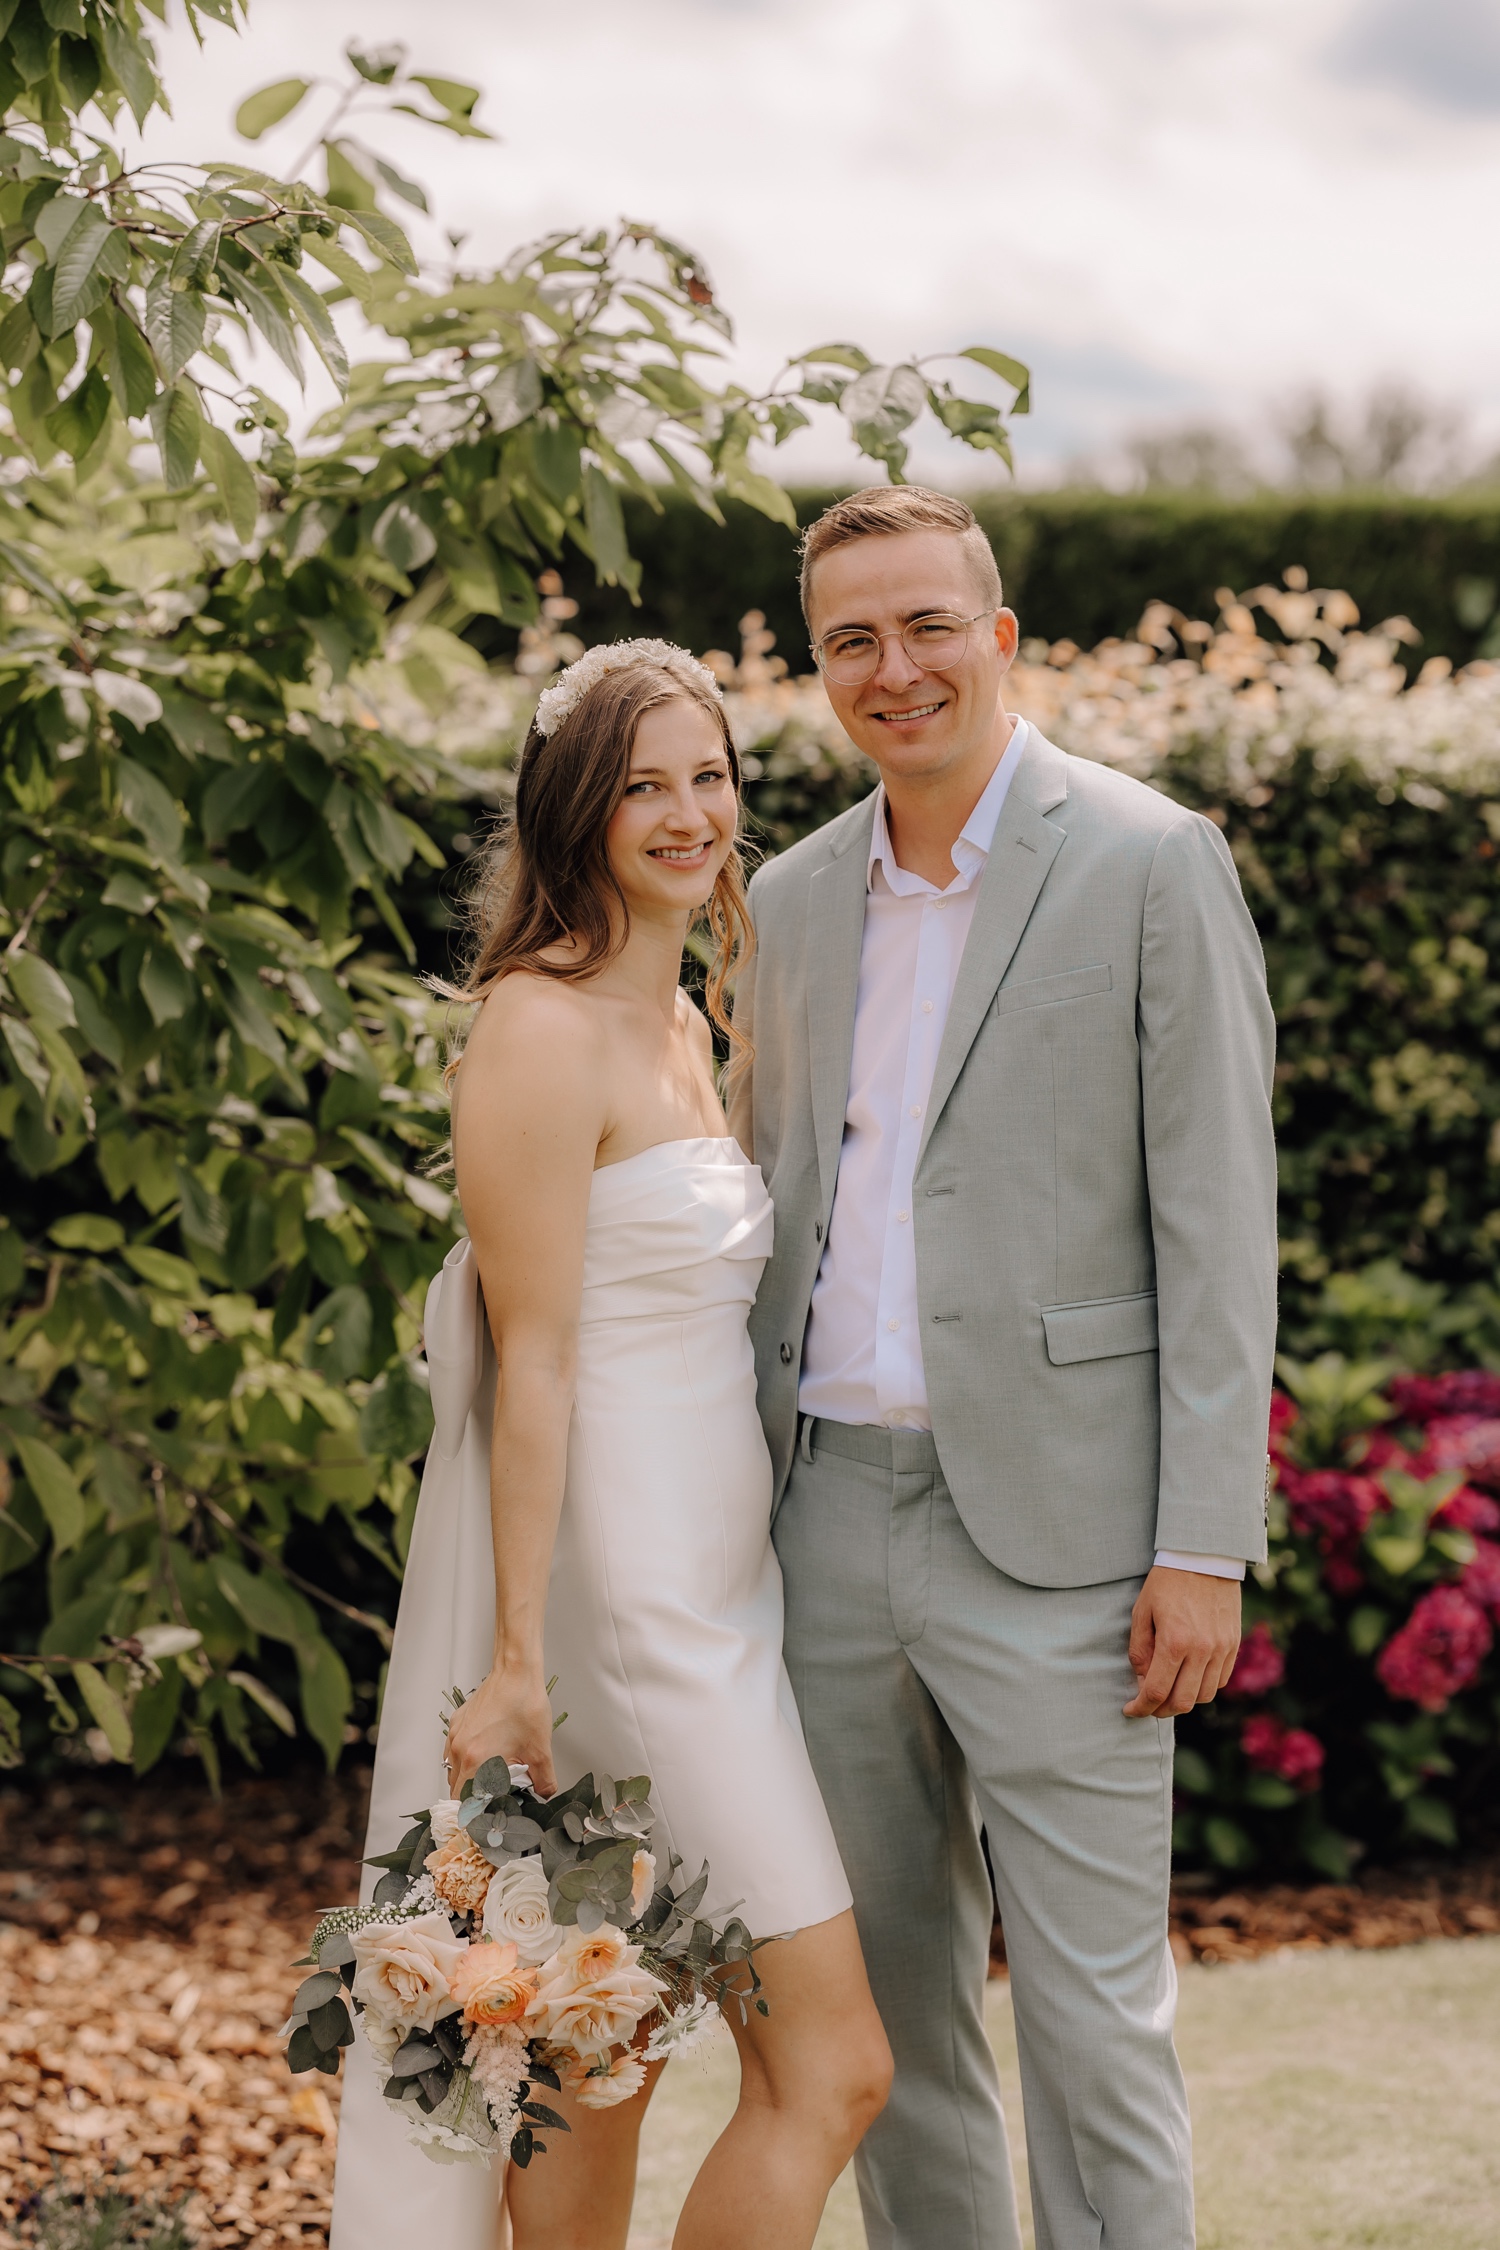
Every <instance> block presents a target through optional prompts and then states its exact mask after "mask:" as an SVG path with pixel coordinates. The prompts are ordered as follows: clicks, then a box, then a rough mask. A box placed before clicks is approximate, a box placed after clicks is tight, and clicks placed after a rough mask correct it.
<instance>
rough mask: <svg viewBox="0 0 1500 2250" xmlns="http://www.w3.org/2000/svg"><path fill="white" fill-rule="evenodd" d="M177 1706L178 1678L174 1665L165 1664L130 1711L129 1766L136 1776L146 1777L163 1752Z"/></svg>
mask: <svg viewBox="0 0 1500 2250" xmlns="http://www.w3.org/2000/svg"><path fill="white" fill-rule="evenodd" d="M181 1704H182V1674H181V1672H180V1671H179V1670H178V1668H177V1666H176V1665H175V1664H174V1663H172V1662H170V1661H168V1662H165V1663H163V1665H162V1667H161V1677H160V1679H156V1680H148V1681H147V1682H146V1685H145V1686H144V1687H143V1688H142V1689H141V1692H140V1694H139V1695H138V1696H137V1697H136V1699H135V1703H134V1705H133V1706H132V1709H131V1713H130V1724H131V1732H132V1734H133V1735H134V1738H135V1755H134V1758H133V1760H132V1763H133V1764H134V1767H135V1770H136V1773H137V1774H143V1773H149V1772H150V1770H151V1768H152V1767H153V1766H154V1765H155V1764H156V1761H157V1759H158V1758H159V1757H160V1756H161V1754H162V1752H163V1751H164V1750H165V1749H166V1747H167V1745H168V1743H169V1742H170V1741H171V1739H172V1735H173V1732H174V1730H175V1728H176V1725H177V1713H178V1710H179V1709H180V1707H181Z"/></svg>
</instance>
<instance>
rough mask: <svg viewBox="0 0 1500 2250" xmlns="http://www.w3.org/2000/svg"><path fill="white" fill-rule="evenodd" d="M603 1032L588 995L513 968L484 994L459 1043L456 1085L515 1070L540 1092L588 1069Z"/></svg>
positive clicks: (559, 981) (593, 1063)
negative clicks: (460, 1046)
mask: <svg viewBox="0 0 1500 2250" xmlns="http://www.w3.org/2000/svg"><path fill="white" fill-rule="evenodd" d="M604 1036H605V1029H604V1025H603V1022H602V1021H601V1013H600V1009H599V1006H598V1003H597V1002H596V1001H595V999H594V998H593V995H592V994H590V993H588V992H586V991H584V990H583V989H582V988H581V987H580V986H578V985H576V984H573V983H570V982H568V981H567V980H566V979H564V978H561V977H547V976H538V975H537V974H536V973H535V972H534V971H533V970H530V969H513V970H512V971H511V972H510V974H509V975H508V976H504V977H501V978H500V979H499V981H498V982H497V983H496V984H494V985H493V986H492V987H491V989H490V990H489V991H488V992H487V993H486V994H485V997H484V999H483V1000H482V1001H481V1002H480V1004H479V1006H478V1008H477V1009H476V1010H475V1014H474V1020H473V1022H472V1023H471V1024H470V1026H469V1034H468V1037H467V1039H466V1040H465V1042H464V1051H463V1057H462V1060H461V1062H460V1064H459V1068H458V1074H457V1082H458V1083H459V1084H462V1082H463V1080H464V1079H465V1078H466V1077H467V1078H468V1079H469V1080H470V1082H471V1083H472V1081H473V1080H474V1079H476V1078H488V1077H489V1076H490V1074H491V1072H493V1071H499V1072H503V1073H504V1074H505V1076H506V1077H507V1078H508V1079H514V1076H515V1074H516V1073H517V1072H520V1073H523V1074H524V1076H525V1078H526V1079H528V1080H530V1081H531V1082H532V1083H534V1084H537V1085H538V1087H539V1088H540V1087H541V1086H543V1085H546V1086H552V1087H555V1086H556V1085H557V1083H558V1081H559V1079H566V1078H568V1077H571V1076H573V1075H574V1074H575V1073H577V1072H589V1071H592V1070H594V1069H595V1068H596V1067H597V1065H598V1062H599V1059H600V1053H601V1049H602V1047H603V1043H604Z"/></svg>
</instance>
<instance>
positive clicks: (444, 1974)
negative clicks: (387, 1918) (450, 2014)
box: [350, 1914, 468, 2031]
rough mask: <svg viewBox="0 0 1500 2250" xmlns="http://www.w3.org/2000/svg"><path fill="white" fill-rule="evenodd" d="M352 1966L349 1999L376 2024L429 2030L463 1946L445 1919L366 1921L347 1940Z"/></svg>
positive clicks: (436, 1916)
mask: <svg viewBox="0 0 1500 2250" xmlns="http://www.w3.org/2000/svg"><path fill="white" fill-rule="evenodd" d="M350 1943H351V1945H352V1946H353V1947H354V1958H355V1961H356V1962H357V1964H358V1966H357V1967H356V1969H355V1972H354V1997H355V1999H356V2000H359V2001H361V2002H362V2003H363V2005H364V2006H365V2007H366V2008H367V2009H368V2010H369V2012H370V2014H371V2016H373V2017H374V2019H375V2021H376V2022H377V2023H381V2024H391V2023H400V2024H404V2025H405V2026H406V2028H407V2029H408V2030H418V2031H430V2030H431V2029H432V2026H433V2025H434V2024H435V2023H436V2022H437V2019H438V2015H439V2012H440V2011H441V2009H442V2008H443V2006H444V2004H445V2002H446V2001H447V1999H448V1993H449V1985H450V1981H451V1979H452V1978H453V1976H454V1975H455V1974H456V1973H457V1969H458V1964H459V1962H460V1961H461V1960H462V1959H463V1957H464V1955H465V1953H466V1952H467V1951H468V1947H467V1946H466V1945H465V1944H464V1942H463V1940H462V1939H461V1938H455V1937H454V1935H453V1926H452V1924H451V1923H450V1922H449V1920H448V1917H447V1915H446V1914H417V1915H414V1916H413V1917H412V1918H411V1920H410V1921H406V1922H367V1923H366V1924H365V1926H364V1928H363V1929H362V1930H356V1931H355V1932H354V1933H353V1936H352V1937H351V1939H350Z"/></svg>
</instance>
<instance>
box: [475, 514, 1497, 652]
mask: <svg viewBox="0 0 1500 2250" xmlns="http://www.w3.org/2000/svg"><path fill="white" fill-rule="evenodd" d="M835 497H836V494H835V492H834V491H833V490H832V489H822V488H820V489H817V490H811V489H809V490H804V491H798V492H794V493H793V495H792V498H793V501H794V503H795V506H796V511H797V517H798V521H799V523H804V524H805V523H808V522H810V521H811V520H812V518H813V517H814V516H816V515H818V514H820V513H821V511H822V510H823V509H824V508H825V507H826V506H827V505H828V503H829V501H830V500H832V499H834V498H835ZM970 498H971V499H972V501H973V504H974V506H975V507H976V509H977V510H978V513H979V517H980V520H981V522H982V523H983V524H984V527H985V529H986V531H987V532H988V533H989V536H990V542H991V545H992V546H993V547H994V550H995V555H996V558H997V560H998V562H999V564H1000V570H1001V575H1002V577H1003V578H1004V581H1005V592H1006V599H1007V600H1008V601H1009V602H1010V603H1011V604H1012V606H1013V607H1014V608H1015V610H1016V612H1017V614H1018V616H1019V617H1020V620H1021V630H1022V632H1023V633H1024V634H1028V635H1034V636H1037V637H1039V638H1041V639H1043V640H1046V641H1059V640H1062V639H1064V638H1067V639H1069V640H1073V641H1076V642H1077V643H1078V644H1079V645H1080V647H1083V648H1092V647H1093V646H1094V645H1095V643H1096V642H1098V641H1102V640H1104V639H1106V638H1108V637H1109V636H1110V635H1112V634H1121V635H1123V634H1128V633H1131V632H1133V631H1134V628H1135V624H1136V620H1137V619H1138V618H1139V616H1140V615H1141V612H1142V611H1143V610H1144V608H1145V607H1146V604H1147V603H1148V602H1149V601H1154V600H1161V601H1166V602H1170V603H1171V604H1172V606H1173V607H1174V608H1176V609H1179V610H1181V611H1183V612H1184V614H1185V615H1187V616H1189V617H1210V616H1212V615H1213V613H1214V608H1215V606H1216V604H1215V597H1216V595H1217V592H1218V589H1219V588H1220V587H1221V586H1254V585H1257V584H1259V583H1261V582H1262V581H1265V580H1272V581H1274V580H1279V579H1280V577H1281V574H1282V572H1283V571H1284V570H1286V569H1287V568H1288V567H1290V566H1293V565H1296V564H1300V565H1302V567H1303V568H1304V569H1306V570H1307V572H1308V573H1309V575H1310V577H1311V579H1312V581H1313V583H1314V584H1316V585H1319V586H1342V587H1343V588H1345V589H1346V590H1347V592H1348V593H1349V594H1351V595H1352V596H1353V598H1354V600H1355V601H1356V602H1357V603H1358V605H1359V608H1360V610H1361V611H1362V612H1363V614H1364V615H1365V616H1366V617H1371V618H1379V617H1394V616H1404V617H1407V618H1409V619H1410V620H1411V623H1412V625H1413V626H1414V628H1415V629H1416V631H1417V632H1418V633H1419V634H1420V635H1421V640H1420V642H1419V643H1418V644H1417V652H1416V661H1418V662H1420V661H1421V659H1422V658H1424V657H1428V656H1446V657H1447V658H1449V659H1450V661H1451V662H1452V663H1454V664H1455V665H1460V664H1466V663H1468V662H1469V661H1470V660H1471V659H1472V658H1473V657H1476V656H1479V655H1481V654H1493V653H1495V652H1496V651H1497V649H1500V623H1497V618H1500V496H1497V495H1494V494H1490V495H1487V496H1479V497H1475V498H1454V499H1413V498H1407V497H1404V496H1402V495H1400V494H1395V493H1372V494H1364V495H1348V494H1339V495H1328V496H1326V497H1325V496H1311V495H1303V494H1284V493H1268V494H1265V495H1262V496H1260V497H1257V498H1254V499H1247V500H1226V499H1218V498H1214V497H1212V496H1209V495H1203V494H1191V493H1147V494H1141V495H1139V496H1132V497H1120V496H1117V495H1115V494H1112V493H1108V492H1092V491H1077V492H1073V491H1061V492H1013V491H1011V490H1008V489H1006V488H1003V487H1002V488H999V489H994V490H991V491H989V492H986V493H982V494H981V493H974V494H971V495H970ZM724 516H725V520H724V524H723V526H722V527H720V526H719V525H717V524H715V523H714V522H712V520H711V519H710V518H709V517H707V516H705V515H704V514H703V513H702V511H701V510H699V509H696V508H694V507H693V506H691V504H688V503H684V502H681V501H678V500H676V499H674V498H672V497H670V496H668V497H666V498H665V501H664V506H663V509H662V512H661V513H660V514H659V515H658V514H657V513H656V512H655V511H654V510H652V509H651V508H649V507H648V506H647V505H646V504H645V503H644V502H641V501H636V502H631V503H628V504H627V508H626V521H627V523H628V525H629V529H630V537H631V542H632V546H633V548H634V550H635V551H636V553H638V554H639V555H640V556H641V558H642V561H643V564H644V577H643V580H642V587H641V597H642V604H643V606H642V607H641V608H640V609H638V610H637V609H632V608H631V607H630V605H629V603H628V602H627V601H625V600H624V599H622V598H621V596H619V595H618V594H616V593H612V592H611V591H610V590H609V589H608V588H598V587H595V586H593V585H591V584H589V583H588V582H587V581H586V577H585V574H584V573H582V572H581V571H580V572H577V573H576V574H575V579H574V580H570V583H569V589H568V590H569V592H570V593H571V594H575V595H577V596H578V598H579V600H580V603H581V605H582V630H583V632H584V634H585V636H586V638H587V639H589V640H590V641H595V640H613V639H615V638H616V637H617V636H619V635H620V634H623V633H640V632H647V633H665V634H666V635H667V636H668V638H670V639H674V640H680V641H682V642H683V643H684V644H685V645H686V646H687V647H689V648H697V649H701V648H732V647H733V646H734V645H735V644H734V630H735V624H736V621H737V619H738V618H739V617H740V616H741V614H742V613H743V612H744V611H745V610H747V609H760V610H764V612H765V614H766V622H767V625H768V626H769V628H770V630H771V631H772V632H774V633H775V634H776V636H777V643H778V646H779V647H780V648H781V649H782V650H783V651H784V653H785V654H787V655H788V656H792V657H795V659H796V661H797V662H798V664H799V666H800V664H801V663H802V662H803V661H804V659H803V656H802V651H803V650H804V649H805V647H806V644H807V633H806V629H805V627H804V625H803V622H802V616H801V611H800V609H799V607H798V603H797V566H796V553H795V540H794V537H793V534H792V533H791V532H790V531H789V530H788V529H786V528H785V527H784V526H783V525H780V524H777V523H771V522H768V521H767V520H766V519H765V518H764V517H761V516H757V515H756V514H755V512H754V511H753V510H752V509H749V508H745V507H740V506H736V505H735V504H733V503H731V504H730V505H729V506H728V507H727V508H726V509H725V511H724ZM495 645H496V646H497V647H499V646H501V645H503V644H502V643H501V641H500V640H498V639H497V641H496V643H495ZM1408 661H1410V660H1408Z"/></svg>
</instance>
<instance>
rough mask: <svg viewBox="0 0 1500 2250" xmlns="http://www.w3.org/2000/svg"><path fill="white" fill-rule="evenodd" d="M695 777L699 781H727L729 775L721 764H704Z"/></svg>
mask: <svg viewBox="0 0 1500 2250" xmlns="http://www.w3.org/2000/svg"><path fill="white" fill-rule="evenodd" d="M695 778H696V779H697V780H699V781H727V780H728V779H729V776H728V774H727V773H726V771H725V769H724V768H723V766H705V767H704V769H703V771H702V773H700V774H698V775H697V776H696V777H695Z"/></svg>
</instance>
